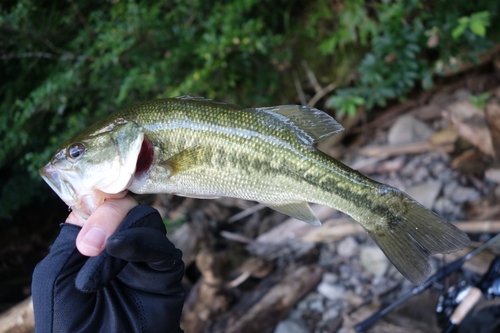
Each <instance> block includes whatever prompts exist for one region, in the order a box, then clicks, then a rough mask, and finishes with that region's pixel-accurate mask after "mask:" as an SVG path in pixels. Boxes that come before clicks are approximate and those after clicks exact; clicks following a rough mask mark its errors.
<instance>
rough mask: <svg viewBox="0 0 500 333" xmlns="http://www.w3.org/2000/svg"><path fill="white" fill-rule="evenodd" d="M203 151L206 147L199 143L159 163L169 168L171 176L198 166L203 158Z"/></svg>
mask: <svg viewBox="0 0 500 333" xmlns="http://www.w3.org/2000/svg"><path fill="white" fill-rule="evenodd" d="M205 151H206V148H204V147H202V146H200V145H196V146H193V147H189V148H187V149H185V150H183V151H181V152H180V153H178V154H176V155H174V156H172V157H170V158H169V159H168V160H166V161H164V162H162V163H161V164H162V165H164V166H166V167H167V168H168V170H170V177H172V176H174V175H176V174H179V173H181V172H185V171H187V170H191V169H195V168H198V167H200V166H201V165H202V162H203V160H204V153H205Z"/></svg>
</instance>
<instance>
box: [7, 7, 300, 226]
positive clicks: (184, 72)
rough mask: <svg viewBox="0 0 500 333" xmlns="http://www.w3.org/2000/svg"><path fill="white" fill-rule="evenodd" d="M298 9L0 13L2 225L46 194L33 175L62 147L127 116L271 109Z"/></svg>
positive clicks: (90, 9) (97, 9)
mask: <svg viewBox="0 0 500 333" xmlns="http://www.w3.org/2000/svg"><path fill="white" fill-rule="evenodd" d="M297 4H298V1H285V0H282V1H273V2H269V1H260V0H230V1H225V2H221V1H215V0H212V1H202V0H193V1H181V0H174V1H163V2H156V1H146V0H129V1H111V2H108V1H106V2H95V1H84V0H80V1H77V0H69V1H67V2H66V1H63V2H61V1H38V0H37V1H35V0H19V1H17V2H13V3H10V4H9V5H7V6H6V5H4V7H3V8H0V60H1V61H2V66H1V67H0V73H1V74H0V75H1V77H2V78H3V79H2V82H0V96H1V99H2V103H1V104H0V138H1V144H0V169H1V176H0V177H1V178H0V182H1V184H2V186H1V187H2V191H1V197H0V218H5V217H8V216H9V214H10V212H11V211H12V210H14V209H17V208H19V207H20V205H21V204H22V203H28V202H29V199H30V198H31V197H32V196H33V195H34V194H36V193H38V194H39V193H41V192H39V189H40V188H41V187H40V185H41V184H42V181H41V179H40V177H39V176H38V172H37V169H38V168H39V167H41V166H42V165H44V164H45V163H47V162H48V161H49V159H50V157H51V155H52V154H53V153H54V151H55V149H56V148H57V146H58V145H59V144H60V143H62V142H64V141H66V140H67V139H68V138H69V137H71V136H72V135H74V134H75V133H77V132H78V131H80V130H82V129H84V128H85V127H87V126H88V125H89V124H91V123H93V122H94V121H96V120H97V119H99V118H101V117H103V116H104V115H105V114H107V113H109V112H111V111H113V110H116V109H118V108H120V107H122V106H124V105H130V104H133V103H136V102H139V101H145V100H150V99H154V98H160V97H173V96H178V95H183V94H188V93H190V94H195V95H201V96H205V97H208V98H218V99H220V100H224V101H228V102H238V103H241V104H243V105H254V104H264V103H269V102H270V101H271V100H272V98H273V95H274V94H276V92H277V91H278V89H279V81H280V73H279V72H278V71H277V70H276V69H275V67H274V66H275V65H273V63H274V64H275V63H280V62H283V61H285V60H287V59H289V58H290V57H291V53H290V51H289V48H288V46H287V44H286V43H285V41H286V38H285V35H284V31H285V29H284V26H283V17H284V16H286V15H289V14H290V11H291V10H293V8H294V6H295V5H297ZM270 6H272V10H270ZM21 186H22V187H21ZM44 189H48V187H44Z"/></svg>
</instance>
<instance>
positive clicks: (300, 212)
mask: <svg viewBox="0 0 500 333" xmlns="http://www.w3.org/2000/svg"><path fill="white" fill-rule="evenodd" d="M263 204H264V205H266V206H267V207H269V208H272V209H274V210H277V211H278V212H280V213H283V214H285V215H288V216H291V217H293V218H295V219H297V220H301V221H304V222H306V223H309V224H311V225H313V226H315V227H318V226H320V225H321V222H320V221H319V220H318V218H317V217H316V215H314V212H313V211H312V210H311V207H309V205H308V204H307V202H305V201H292V202H284V203H269V202H263Z"/></svg>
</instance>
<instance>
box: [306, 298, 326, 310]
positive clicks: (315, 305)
mask: <svg viewBox="0 0 500 333" xmlns="http://www.w3.org/2000/svg"><path fill="white" fill-rule="evenodd" d="M309 309H311V310H312V311H314V312H318V313H323V311H325V305H324V304H323V300H322V299H320V298H317V299H314V300H312V301H311V302H309Z"/></svg>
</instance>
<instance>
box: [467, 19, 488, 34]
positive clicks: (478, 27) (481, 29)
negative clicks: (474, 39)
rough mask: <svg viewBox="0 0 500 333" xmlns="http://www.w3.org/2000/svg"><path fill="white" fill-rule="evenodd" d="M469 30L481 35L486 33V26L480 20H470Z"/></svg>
mask: <svg viewBox="0 0 500 333" xmlns="http://www.w3.org/2000/svg"><path fill="white" fill-rule="evenodd" d="M470 30H472V32H473V33H475V34H476V35H478V36H481V37H483V36H484V35H486V27H485V26H484V25H483V22H481V21H475V20H474V21H472V20H471V22H470Z"/></svg>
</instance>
